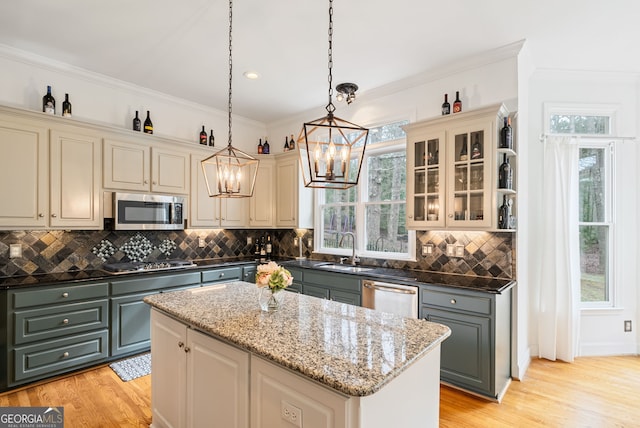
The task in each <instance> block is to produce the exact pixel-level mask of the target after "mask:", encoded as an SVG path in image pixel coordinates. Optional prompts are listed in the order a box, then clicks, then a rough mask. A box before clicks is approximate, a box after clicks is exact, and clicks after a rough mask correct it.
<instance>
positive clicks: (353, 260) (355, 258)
mask: <svg viewBox="0 0 640 428" xmlns="http://www.w3.org/2000/svg"><path fill="white" fill-rule="evenodd" d="M346 235H349V236H351V243H352V244H353V245H352V246H351V250H352V252H351V265H352V266H355V265H356V263H360V258H359V257H358V256H356V235H355V233H353V232H344V233H343V234H342V238H340V242H338V247H342V241H344V237H345V236H346ZM345 260H346V257H341V258H340V263H342V262H343V261H345Z"/></svg>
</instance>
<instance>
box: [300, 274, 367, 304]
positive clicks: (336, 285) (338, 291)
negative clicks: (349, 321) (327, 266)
mask: <svg viewBox="0 0 640 428" xmlns="http://www.w3.org/2000/svg"><path fill="white" fill-rule="evenodd" d="M302 292H303V294H306V295H309V296H314V297H319V298H321V299H329V300H335V301H336V302H341V303H347V304H350V305H356V306H361V305H362V288H361V284H360V278H359V277H357V276H354V275H349V274H339V273H333V272H322V271H316V270H306V271H304V273H303V277H302Z"/></svg>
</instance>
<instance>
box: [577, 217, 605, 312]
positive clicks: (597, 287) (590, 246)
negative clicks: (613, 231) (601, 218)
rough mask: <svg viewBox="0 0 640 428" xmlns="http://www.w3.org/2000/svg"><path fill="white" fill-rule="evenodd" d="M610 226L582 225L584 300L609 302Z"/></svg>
mask: <svg viewBox="0 0 640 428" xmlns="http://www.w3.org/2000/svg"><path fill="white" fill-rule="evenodd" d="M608 235H609V227H608V226H580V279H581V300H582V301H583V302H608V301H609V286H608V271H609V263H608V260H609V248H608V246H609V245H608V242H609V236H608Z"/></svg>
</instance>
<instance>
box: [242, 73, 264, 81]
mask: <svg viewBox="0 0 640 428" xmlns="http://www.w3.org/2000/svg"><path fill="white" fill-rule="evenodd" d="M243 76H244V77H246V78H247V79H250V80H256V79H259V78H260V75H259V74H258V72H257V71H245V72H244V73H243Z"/></svg>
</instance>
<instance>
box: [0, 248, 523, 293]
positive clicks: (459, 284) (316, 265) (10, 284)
mask: <svg viewBox="0 0 640 428" xmlns="http://www.w3.org/2000/svg"><path fill="white" fill-rule="evenodd" d="M276 261H277V262H278V263H280V264H282V265H284V266H287V267H300V268H302V269H316V270H318V271H322V272H336V273H343V274H353V275H357V276H358V277H363V278H369V279H374V280H380V281H384V280H394V281H400V282H402V283H405V284H415V285H420V284H428V285H438V286H443V287H452V288H461V289H466V290H473V291H481V292H486V293H495V294H500V293H502V292H503V291H505V290H507V289H508V288H510V287H511V286H512V285H514V284H515V281H514V280H511V279H499V278H484V277H479V276H471V275H459V274H450V273H439V272H429V271H420V270H411V269H391V268H383V267H375V266H361V267H364V268H365V269H366V270H365V271H358V272H350V271H348V270H335V269H328V268H327V265H335V263H331V262H327V261H321V260H291V259H277V260H276ZM256 262H260V260H257V259H256V258H255V257H253V256H251V257H235V258H224V259H203V260H195V261H194V263H195V264H196V266H194V267H190V268H186V269H167V270H162V271H148V272H132V273H120V274H117V275H114V274H113V273H109V272H105V271H103V270H100V269H94V270H82V271H68V272H58V273H43V274H33V275H22V276H6V277H0V289H8V288H14V287H20V286H39V285H54V284H57V283H70V282H77V283H82V282H86V281H101V280H108V279H109V278H118V279H121V278H124V277H142V276H144V275H161V274H167V273H181V272H191V271H201V270H206V269H211V268H220V267H225V266H237V265H245V264H252V263H256ZM344 267H345V268H346V267H348V265H345V266H344Z"/></svg>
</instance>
